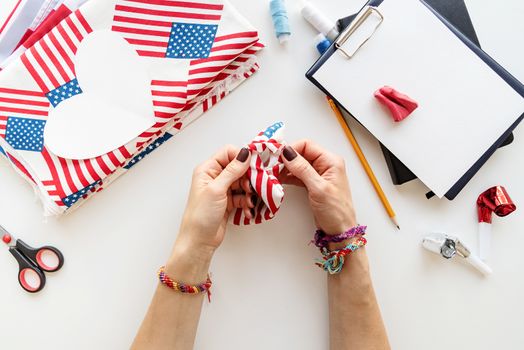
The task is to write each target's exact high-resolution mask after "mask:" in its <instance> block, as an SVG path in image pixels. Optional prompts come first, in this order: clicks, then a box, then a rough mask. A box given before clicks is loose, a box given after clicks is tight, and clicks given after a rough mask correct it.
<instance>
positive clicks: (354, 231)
mask: <svg viewBox="0 0 524 350" xmlns="http://www.w3.org/2000/svg"><path fill="white" fill-rule="evenodd" d="M366 229H367V226H360V225H357V226H355V227H352V228H350V229H349V230H347V231H346V232H342V233H339V234H338V235H328V234H327V233H325V232H324V231H322V230H317V231H316V232H315V237H314V238H313V240H312V241H311V243H314V244H315V245H316V246H317V247H319V248H325V247H327V245H328V244H329V243H330V242H334V243H339V242H342V241H344V240H346V239H349V238H352V237H355V236H364V235H365V234H366Z"/></svg>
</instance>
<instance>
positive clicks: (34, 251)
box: [16, 239, 64, 272]
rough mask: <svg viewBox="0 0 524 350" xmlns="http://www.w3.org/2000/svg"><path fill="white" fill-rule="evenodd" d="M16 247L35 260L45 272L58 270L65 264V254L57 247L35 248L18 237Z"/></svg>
mask: <svg viewBox="0 0 524 350" xmlns="http://www.w3.org/2000/svg"><path fill="white" fill-rule="evenodd" d="M16 248H17V249H18V250H19V251H21V252H22V253H23V254H24V255H25V256H27V257H28V258H29V259H31V260H33V261H34V262H35V263H36V265H37V266H38V267H39V268H40V269H42V270H43V271H45V272H55V271H58V270H60V269H61V268H62V266H63V265H64V255H62V252H60V250H58V249H56V248H55V247H52V246H44V247H41V248H33V247H31V246H29V245H28V244H27V243H25V242H24V241H22V240H21V239H18V240H17V241H16ZM49 258H50V259H49Z"/></svg>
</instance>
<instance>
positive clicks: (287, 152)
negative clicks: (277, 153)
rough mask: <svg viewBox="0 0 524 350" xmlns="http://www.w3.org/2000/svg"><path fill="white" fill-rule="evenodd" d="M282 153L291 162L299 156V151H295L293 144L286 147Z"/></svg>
mask: <svg viewBox="0 0 524 350" xmlns="http://www.w3.org/2000/svg"><path fill="white" fill-rule="evenodd" d="M282 153H283V155H284V158H286V160H287V161H288V162H291V161H292V160H293V159H295V158H296V157H297V152H295V150H294V149H293V148H292V147H291V146H286V147H284V152H282Z"/></svg>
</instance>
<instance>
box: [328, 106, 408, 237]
mask: <svg viewBox="0 0 524 350" xmlns="http://www.w3.org/2000/svg"><path fill="white" fill-rule="evenodd" d="M327 100H328V103H329V105H330V106H331V109H332V110H333V112H335V116H336V117H337V119H338V122H339V123H340V126H341V127H342V130H344V133H345V134H346V136H347V138H348V140H349V142H350V143H351V145H352V146H353V149H354V150H355V153H356V154H357V157H358V159H359V160H360V163H362V166H363V167H364V170H365V171H366V174H367V175H368V177H369V180H370V181H371V183H372V184H373V187H374V188H375V191H376V192H377V195H378V197H379V198H380V201H381V202H382V205H383V206H384V209H386V212H387V213H388V216H389V217H390V219H391V221H392V222H393V224H395V226H396V227H397V229H399V230H400V226H399V225H398V222H397V218H396V215H395V211H393V208H392V207H391V204H390V203H389V201H388V199H387V197H386V195H385V194H384V191H383V190H382V187H380V184H379V183H378V180H377V177H376V176H375V174H374V173H373V170H371V167H370V166H369V163H368V161H367V159H366V157H365V156H364V153H363V152H362V149H361V148H360V146H359V145H358V142H357V139H355V136H354V135H353V133H352V132H351V129H349V126H348V125H347V123H346V121H345V119H344V117H343V116H342V112H340V109H339V108H338V107H337V105H336V104H335V102H334V101H333V100H332V99H331V98H329V97H327Z"/></svg>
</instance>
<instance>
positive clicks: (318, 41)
mask: <svg viewBox="0 0 524 350" xmlns="http://www.w3.org/2000/svg"><path fill="white" fill-rule="evenodd" d="M315 45H316V47H317V50H318V52H320V54H321V55H323V54H324V52H326V51H327V49H329V47H330V46H331V41H329V39H328V38H326V37H325V36H324V34H319V35H317V36H316V37H315Z"/></svg>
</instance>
